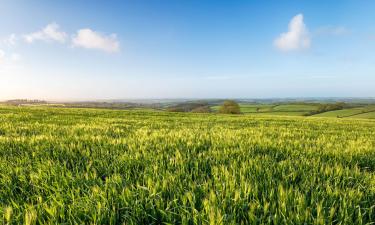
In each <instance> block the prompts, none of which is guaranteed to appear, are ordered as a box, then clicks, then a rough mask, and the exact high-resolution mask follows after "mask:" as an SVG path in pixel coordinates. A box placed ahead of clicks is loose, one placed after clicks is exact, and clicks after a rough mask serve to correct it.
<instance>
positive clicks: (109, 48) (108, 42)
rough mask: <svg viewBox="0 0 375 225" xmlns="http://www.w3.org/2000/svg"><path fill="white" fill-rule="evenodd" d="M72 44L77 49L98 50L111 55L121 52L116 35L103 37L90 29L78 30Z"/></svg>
mask: <svg viewBox="0 0 375 225" xmlns="http://www.w3.org/2000/svg"><path fill="white" fill-rule="evenodd" d="M72 44H73V46H75V47H81V48H87V49H97V50H102V51H105V52H110V53H113V52H118V51H119V50H120V43H119V42H118V40H117V36H116V34H110V35H103V34H101V33H98V32H96V31H93V30H91V29H88V28H86V29H81V30H78V31H77V34H76V35H75V36H74V37H73V38H72Z"/></svg>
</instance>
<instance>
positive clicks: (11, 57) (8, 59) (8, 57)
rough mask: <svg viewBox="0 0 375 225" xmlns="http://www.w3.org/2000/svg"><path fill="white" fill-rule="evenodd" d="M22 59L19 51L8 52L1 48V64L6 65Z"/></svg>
mask: <svg viewBox="0 0 375 225" xmlns="http://www.w3.org/2000/svg"><path fill="white" fill-rule="evenodd" d="M20 59H21V56H20V55H19V54H18V53H11V54H6V53H5V51H4V50H2V49H0V65H2V66H3V65H5V64H7V63H12V62H17V61H19V60H20Z"/></svg>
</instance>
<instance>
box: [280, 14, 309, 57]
mask: <svg viewBox="0 0 375 225" xmlns="http://www.w3.org/2000/svg"><path fill="white" fill-rule="evenodd" d="M274 45H275V46H276V48H278V49H279V50H281V51H295V50H301V49H308V48H309V47H310V45H311V38H310V35H309V32H308V29H307V27H306V25H305V23H304V21H303V15H302V14H298V15H296V16H294V17H293V18H292V19H291V21H290V22H289V26H288V31H287V32H285V33H282V34H280V35H279V37H277V38H276V39H275V40H274Z"/></svg>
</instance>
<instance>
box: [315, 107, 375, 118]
mask: <svg viewBox="0 0 375 225" xmlns="http://www.w3.org/2000/svg"><path fill="white" fill-rule="evenodd" d="M374 111H375V107H373V106H371V107H357V108H351V109H342V110H334V111H329V112H324V113H320V114H316V115H313V116H315V117H337V118H344V117H353V118H366V119H372V118H374V117H373V116H371V115H373V112H374ZM366 115H367V116H366Z"/></svg>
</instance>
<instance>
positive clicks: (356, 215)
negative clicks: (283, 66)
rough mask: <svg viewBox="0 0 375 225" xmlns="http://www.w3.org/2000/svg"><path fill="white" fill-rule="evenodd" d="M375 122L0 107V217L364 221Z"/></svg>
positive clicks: (370, 215) (370, 203)
mask: <svg viewBox="0 0 375 225" xmlns="http://www.w3.org/2000/svg"><path fill="white" fill-rule="evenodd" d="M374 136H375V121H374V120H363V119H361V120H354V119H347V120H340V119H335V118H314V117H282V116H280V117H273V116H267V115H264V116H261V115H259V114H256V115H255V114H250V115H238V116H227V115H218V114H190V113H163V112H145V111H139V110H137V111H120V110H103V109H102V110H98V109H64V108H61V109H60V108H43V107H4V106H2V107H0V215H2V217H0V218H1V219H2V223H4V224H22V223H24V224H85V223H86V224H371V223H373V222H374V221H375V139H374Z"/></svg>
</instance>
